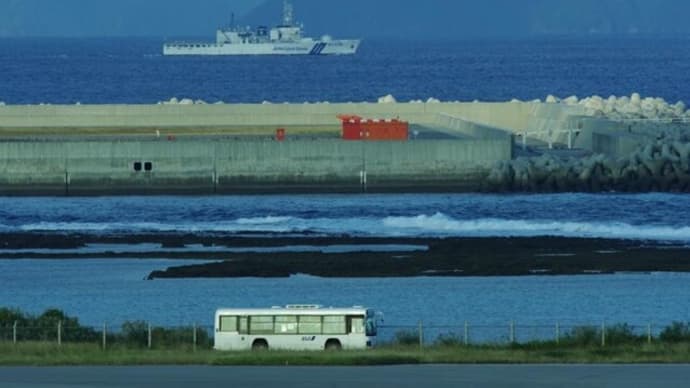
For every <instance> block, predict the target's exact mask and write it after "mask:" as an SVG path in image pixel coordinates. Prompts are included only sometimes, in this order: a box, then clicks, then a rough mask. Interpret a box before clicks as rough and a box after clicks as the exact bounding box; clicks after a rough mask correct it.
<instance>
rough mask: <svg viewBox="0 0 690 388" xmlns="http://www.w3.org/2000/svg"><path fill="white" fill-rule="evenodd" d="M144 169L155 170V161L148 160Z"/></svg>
mask: <svg viewBox="0 0 690 388" xmlns="http://www.w3.org/2000/svg"><path fill="white" fill-rule="evenodd" d="M144 170H145V171H151V170H153V163H151V162H146V163H144Z"/></svg>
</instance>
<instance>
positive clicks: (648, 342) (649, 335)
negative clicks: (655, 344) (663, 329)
mask: <svg viewBox="0 0 690 388" xmlns="http://www.w3.org/2000/svg"><path fill="white" fill-rule="evenodd" d="M647 344H649V345H651V344H652V325H651V324H648V325H647Z"/></svg>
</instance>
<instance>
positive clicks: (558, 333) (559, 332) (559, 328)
mask: <svg viewBox="0 0 690 388" xmlns="http://www.w3.org/2000/svg"><path fill="white" fill-rule="evenodd" d="M560 343H561V325H560V323H558V322H556V345H559V344H560Z"/></svg>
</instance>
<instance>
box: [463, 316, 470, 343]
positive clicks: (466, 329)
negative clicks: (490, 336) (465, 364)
mask: <svg viewBox="0 0 690 388" xmlns="http://www.w3.org/2000/svg"><path fill="white" fill-rule="evenodd" d="M464 338H465V346H467V345H469V344H470V325H469V324H468V323H467V321H465V335H464Z"/></svg>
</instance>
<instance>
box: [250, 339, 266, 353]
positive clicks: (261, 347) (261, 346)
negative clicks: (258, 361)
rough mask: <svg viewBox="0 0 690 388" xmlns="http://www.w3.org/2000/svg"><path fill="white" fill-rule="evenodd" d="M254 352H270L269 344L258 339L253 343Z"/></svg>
mask: <svg viewBox="0 0 690 388" xmlns="http://www.w3.org/2000/svg"><path fill="white" fill-rule="evenodd" d="M252 350H256V351H261V350H268V342H266V340H263V339H258V340H256V341H254V343H252Z"/></svg>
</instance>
